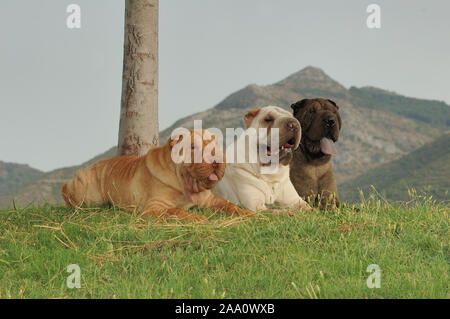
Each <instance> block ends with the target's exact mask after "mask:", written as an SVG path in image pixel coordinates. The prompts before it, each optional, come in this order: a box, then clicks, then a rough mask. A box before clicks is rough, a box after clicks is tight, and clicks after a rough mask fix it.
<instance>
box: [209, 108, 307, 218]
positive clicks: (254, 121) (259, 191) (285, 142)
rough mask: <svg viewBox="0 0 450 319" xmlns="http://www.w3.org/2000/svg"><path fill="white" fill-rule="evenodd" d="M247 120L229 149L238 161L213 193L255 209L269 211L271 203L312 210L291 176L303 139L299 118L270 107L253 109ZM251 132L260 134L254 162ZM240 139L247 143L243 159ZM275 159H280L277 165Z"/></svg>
mask: <svg viewBox="0 0 450 319" xmlns="http://www.w3.org/2000/svg"><path fill="white" fill-rule="evenodd" d="M244 121H245V124H246V130H245V131H244V132H243V133H242V134H241V135H240V136H239V137H238V139H237V140H236V141H234V142H233V143H232V144H231V145H229V146H228V148H227V156H228V157H229V154H230V148H231V149H232V151H233V152H232V153H233V155H234V156H235V160H234V161H233V163H231V162H230V161H228V163H227V166H226V170H225V176H224V178H223V179H222V180H221V181H220V182H219V183H217V186H216V187H215V188H214V189H213V192H214V193H215V194H216V195H218V196H221V197H223V198H224V199H226V200H228V201H230V202H232V203H235V204H239V205H243V206H244V207H245V208H247V209H250V210H252V211H258V210H266V209H267V208H268V206H269V205H274V206H279V207H280V208H281V210H282V211H283V210H284V211H285V210H286V209H292V210H297V209H304V208H306V209H310V207H309V205H308V204H307V203H306V202H305V201H304V200H303V199H302V198H301V197H300V196H299V195H298V194H297V192H296V190H295V188H294V186H293V185H292V183H291V181H290V179H289V163H290V162H291V159H292V156H293V155H292V154H293V150H294V149H296V148H297V147H298V145H299V143H300V139H301V128H300V124H299V122H298V120H297V119H295V118H294V117H293V116H292V114H291V113H290V112H288V111H286V110H283V109H282V108H279V107H277V106H267V107H263V108H260V109H255V110H251V111H250V112H248V113H247V114H246V115H245V117H244ZM260 129H262V130H260ZM251 131H252V132H255V134H256V135H257V137H256V139H253V144H254V143H256V144H257V145H256V147H255V149H256V150H257V156H255V157H256V159H255V160H254V161H252V160H251V155H250V153H251V152H250V149H251V147H252V142H251V138H250V132H251ZM261 132H265V135H266V136H265V137H266V139H265V140H266V142H265V143H263V142H261V141H262V140H261V139H260V134H263V133H261ZM275 132H277V133H275ZM272 135H273V136H272ZM274 137H275V138H274ZM274 141H276V143H275V142H274ZM240 142H243V144H241V145H244V144H245V145H246V146H247V147H246V148H245V150H244V151H245V159H244V160H243V161H239V160H238V156H237V153H238V152H239V151H242V148H241V149H240V148H239V147H238V145H239V144H240ZM272 143H274V144H272ZM275 145H276V147H275ZM261 154H263V156H261ZM265 156H266V157H265ZM272 161H276V165H273V164H274V163H272ZM271 166H273V167H271ZM272 168H274V169H272Z"/></svg>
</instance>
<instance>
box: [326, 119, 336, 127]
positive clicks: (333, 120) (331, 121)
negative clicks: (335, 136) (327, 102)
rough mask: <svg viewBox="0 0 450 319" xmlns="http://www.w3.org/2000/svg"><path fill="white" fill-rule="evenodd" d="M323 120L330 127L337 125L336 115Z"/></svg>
mask: <svg viewBox="0 0 450 319" xmlns="http://www.w3.org/2000/svg"><path fill="white" fill-rule="evenodd" d="M323 121H324V123H325V125H326V126H328V127H333V126H335V125H336V119H335V118H334V116H328V117H326V118H324V119H323Z"/></svg>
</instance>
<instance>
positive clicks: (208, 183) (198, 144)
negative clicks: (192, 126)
mask: <svg viewBox="0 0 450 319" xmlns="http://www.w3.org/2000/svg"><path fill="white" fill-rule="evenodd" d="M189 132H190V137H188V138H190V143H186V148H187V152H189V153H190V156H189V157H186V155H187V154H184V155H183V158H184V159H187V158H189V161H187V160H183V162H182V163H179V164H177V165H178V167H177V169H179V171H180V174H181V177H182V179H183V182H184V187H185V189H186V190H187V191H188V192H191V193H198V192H201V191H204V190H206V189H211V188H213V187H214V186H215V185H216V183H217V182H218V181H219V180H220V179H222V177H223V175H224V173H225V165H226V164H225V162H226V161H225V155H224V153H223V150H222V147H221V145H220V144H219V143H216V138H215V135H214V134H212V133H211V132H210V131H208V130H195V131H194V130H189ZM183 138H184V136H180V138H178V139H176V140H172V139H169V145H170V146H171V148H173V147H174V146H175V145H176V144H178V143H182V142H183Z"/></svg>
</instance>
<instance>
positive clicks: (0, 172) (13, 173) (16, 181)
mask: <svg viewBox="0 0 450 319" xmlns="http://www.w3.org/2000/svg"><path fill="white" fill-rule="evenodd" d="M43 174H44V172H41V171H40V170H37V169H35V168H32V167H30V166H28V165H24V164H15V163H5V162H2V161H0V194H5V193H11V192H13V191H14V190H16V189H17V188H19V187H21V186H23V185H25V184H27V183H29V182H31V181H32V180H35V179H36V178H38V177H40V176H42V175H43Z"/></svg>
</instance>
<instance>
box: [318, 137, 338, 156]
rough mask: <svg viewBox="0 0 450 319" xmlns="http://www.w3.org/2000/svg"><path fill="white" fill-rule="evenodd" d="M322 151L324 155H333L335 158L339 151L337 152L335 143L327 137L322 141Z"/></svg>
mask: <svg viewBox="0 0 450 319" xmlns="http://www.w3.org/2000/svg"><path fill="white" fill-rule="evenodd" d="M320 150H321V151H322V153H324V154H328V155H333V156H336V155H337V151H336V147H335V146H334V142H333V141H332V140H330V139H329V138H326V137H324V138H322V139H321V140H320Z"/></svg>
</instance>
